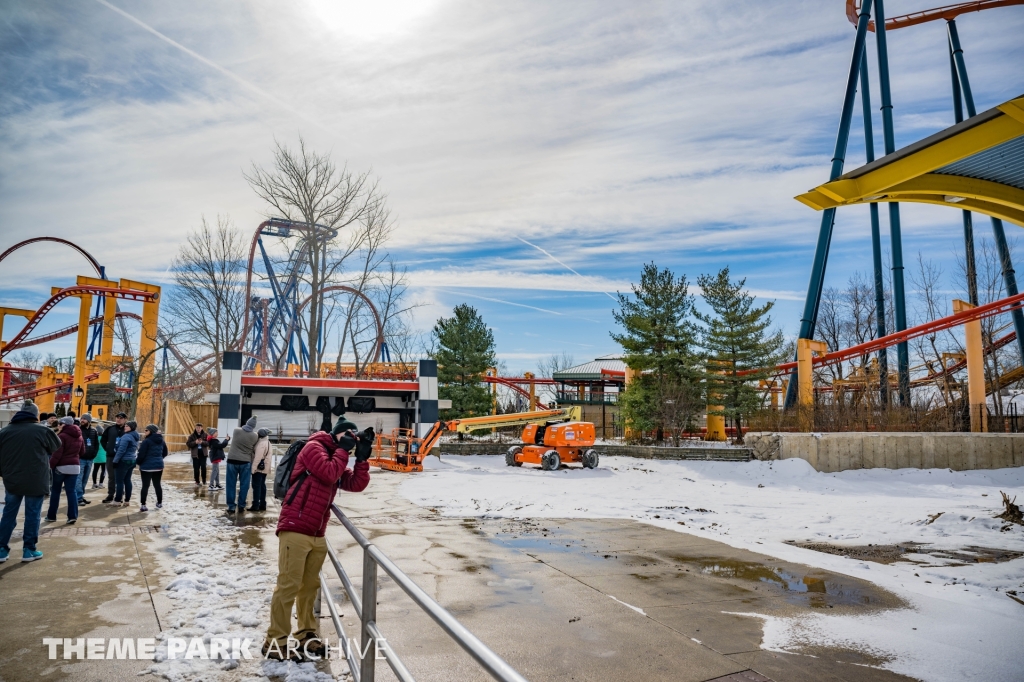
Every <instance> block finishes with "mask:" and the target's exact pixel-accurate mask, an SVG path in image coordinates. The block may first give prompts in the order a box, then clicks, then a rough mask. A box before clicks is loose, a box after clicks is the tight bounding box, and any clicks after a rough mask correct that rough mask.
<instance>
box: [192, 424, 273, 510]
mask: <svg viewBox="0 0 1024 682" xmlns="http://www.w3.org/2000/svg"><path fill="white" fill-rule="evenodd" d="M256 425H257V419H256V417H250V418H249V419H248V420H247V421H246V422H245V425H244V426H240V427H239V428H237V429H235V431H234V433H232V434H231V435H230V436H229V437H227V438H225V439H223V440H221V439H220V436H219V435H218V434H217V429H215V428H212V427H211V428H209V429H207V428H206V427H204V426H203V425H202V424H198V423H197V424H196V425H195V429H194V430H193V431H192V433H190V434H189V436H188V440H187V441H186V442H185V445H186V447H188V449H189V452H190V453H191V455H192V476H193V479H194V480H195V487H196V488H200V487H202V486H205V485H207V482H206V478H207V476H206V474H207V460H209V464H210V466H209V472H210V476H209V478H210V482H209V486H208V487H209V489H210V490H211V491H216V490H224V486H223V485H221V483H220V465H221V463H223V462H224V461H225V459H226V460H227V464H226V466H225V468H226V472H225V478H226V480H227V484H228V486H227V493H226V495H225V496H226V498H227V513H228V514H235V513H240V512H242V511H249V512H263V511H266V510H267V476H269V475H270V473H271V469H272V467H273V457H272V454H273V447H272V446H271V444H270V431H268V430H267V429H258V430H257V429H256ZM250 489H251V490H252V506H251V507H248V508H246V506H245V504H246V500H247V499H248V498H249V491H250Z"/></svg>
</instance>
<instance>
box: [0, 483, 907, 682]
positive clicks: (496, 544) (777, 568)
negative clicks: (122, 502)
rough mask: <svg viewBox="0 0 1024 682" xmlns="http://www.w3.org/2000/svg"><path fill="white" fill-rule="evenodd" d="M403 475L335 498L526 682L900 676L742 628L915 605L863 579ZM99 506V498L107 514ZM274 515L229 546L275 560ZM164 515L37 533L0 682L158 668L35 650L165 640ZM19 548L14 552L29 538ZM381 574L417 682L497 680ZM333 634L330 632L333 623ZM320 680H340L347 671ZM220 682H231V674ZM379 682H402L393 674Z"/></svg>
mask: <svg viewBox="0 0 1024 682" xmlns="http://www.w3.org/2000/svg"><path fill="white" fill-rule="evenodd" d="M408 475H409V474H398V473H392V472H374V474H373V481H372V484H371V487H370V488H369V489H368V490H367V491H366V492H365V493H363V494H358V495H353V494H347V493H341V494H339V496H338V501H339V503H340V504H341V506H342V507H343V509H345V510H346V513H347V514H348V515H349V516H350V517H351V518H352V520H353V521H354V522H355V523H356V525H357V526H359V527H360V528H361V529H363V531H364V533H366V535H367V536H368V537H369V538H370V539H371V541H372V542H374V543H375V544H376V545H378V546H379V547H380V548H381V549H382V550H383V551H384V552H385V553H386V554H388V556H389V557H391V558H392V559H393V560H394V561H395V562H396V563H397V564H398V565H399V566H400V567H401V568H402V569H403V570H404V571H405V572H406V573H407V574H408V575H409V576H410V577H412V578H413V580H415V581H416V583H417V584H419V585H420V586H421V587H422V588H423V589H425V590H426V591H427V593H428V594H430V595H431V596H432V597H434V598H435V599H436V600H437V601H438V602H440V603H441V604H442V605H443V606H445V607H446V608H447V609H448V610H450V611H451V612H452V613H453V614H454V615H455V616H456V617H458V618H459V619H460V620H461V621H462V622H463V623H464V624H465V625H466V626H467V627H469V629H470V630H471V631H473V632H474V634H476V635H477V636H478V637H480V638H481V639H482V640H483V641H484V642H485V643H487V644H488V645H489V646H491V647H492V648H493V649H494V650H495V651H497V652H498V653H499V654H500V655H501V656H503V657H504V658H505V659H506V660H508V661H509V662H510V663H511V664H512V665H513V666H515V667H516V668H517V669H518V670H519V671H520V672H521V673H523V674H524V675H525V676H526V677H527V678H528V679H531V680H562V679H564V680H619V679H643V680H673V681H681V682H686V681H690V680H692V681H694V682H704V681H708V680H723V681H726V680H727V681H729V682H733V681H740V680H742V681H744V682H764V680H772V681H774V682H789V681H794V682H800V681H804V680H849V681H853V680H870V681H874V680H898V679H907V678H903V677H900V676H898V675H895V674H892V673H889V672H887V671H884V670H880V669H877V668H872V667H867V666H871V665H877V664H878V663H879V661H877V660H875V659H873V658H872V657H871V655H870V653H868V652H857V651H851V650H837V649H828V648H824V647H822V648H815V649H813V650H806V651H802V652H801V653H793V654H782V653H775V652H768V651H762V650H761V649H760V644H761V636H762V630H761V628H762V621H761V620H760V619H758V618H756V617H751V616H747V615H736V614H738V613H747V614H750V613H756V614H764V615H775V616H790V615H794V614H799V613H813V612H817V611H820V610H822V609H831V610H833V612H837V613H844V612H845V613H870V612H873V611H875V610H878V609H886V608H903V607H904V605H903V604H901V603H900V601H899V600H898V599H897V598H896V597H894V596H893V595H892V594H889V593H887V592H885V591H882V590H879V589H878V588H877V587H875V586H873V585H871V584H869V583H864V582H861V581H858V580H854V579H852V578H849V577H847V576H842V575H837V574H831V573H829V572H827V571H821V570H819V569H813V568H809V567H806V566H801V565H798V564H791V563H787V562H782V561H778V560H775V559H772V558H770V557H766V556H760V555H757V554H754V553H751V552H747V551H742V550H737V549H734V548H731V547H729V546H727V545H724V544H721V543H718V542H715V541H713V540H706V539H703V538H697V537H695V536H692V535H688V534H685V533H674V532H671V531H666V530H663V529H659V528H654V527H651V526H646V525H643V524H639V523H634V522H630V521H624V520H556V519H545V520H523V521H512V520H497V519H477V518H467V519H462V518H450V517H443V516H442V515H441V514H439V513H438V512H437V511H436V510H431V509H425V508H422V507H418V506H416V505H414V504H412V503H410V502H409V501H407V500H405V499H404V498H402V497H401V495H400V492H399V486H400V485H401V483H402V481H404V480H405V477H406V476H408ZM164 481H165V485H174V486H176V487H177V488H178V489H179V490H181V491H183V492H186V493H188V492H191V493H192V494H193V495H194V498H195V504H201V505H205V506H207V507H211V508H212V509H211V510H215V509H223V507H224V506H225V503H224V499H223V498H224V495H223V492H222V491H220V492H210V491H208V490H207V489H206V488H205V487H204V488H201V489H196V488H195V487H194V486H193V485H192V484H191V470H190V467H187V466H186V465H179V464H170V465H168V467H167V471H166V473H165V476H164ZM101 493H102V491H95V492H90V494H89V497H91V498H93V499H94V500H97V501H98V500H99V499H101V498H102V494H101ZM269 506H270V511H268V512H266V513H264V514H245V515H239V516H237V517H234V518H233V523H234V525H236V526H238V527H240V528H241V532H240V533H238V534H237V537H236V540H235V541H236V542H239V543H243V544H244V545H246V546H248V547H251V548H257V549H259V550H261V551H262V552H263V553H264V555H265V556H266V557H268V559H269V560H271V561H273V562H275V563H276V553H277V538H276V537H275V535H274V525H275V523H276V508H277V505H276V502H274V501H273V500H271V501H270V504H269ZM129 509H133V510H134V509H137V507H131V508H129ZM155 518H156V515H154V514H148V515H147V514H137V513H131V514H129V513H126V510H124V509H113V508H110V507H105V506H103V505H99V504H92V505H90V506H88V507H86V508H84V509H83V511H82V512H81V518H80V520H79V522H78V524H76V526H73V527H70V529H68V528H65V527H63V526H60V528H61V531H57V532H54V533H50V534H47V535H43V536H42V538H41V540H40V545H39V546H40V549H42V550H43V551H44V552H45V553H46V558H45V559H44V560H43V561H40V562H37V563H34V564H20V563H11V562H8V563H7V564H3V565H0V611H2V613H3V617H2V619H0V636H2V637H3V640H2V641H3V642H4V646H3V647H0V682H15V681H19V680H23V679H24V680H27V679H33V680H38V679H40V678H42V679H46V680H57V679H75V680H92V679H96V680H100V679H104V680H106V679H110V678H111V677H112V676H121V675H126V676H130V675H135V674H137V673H138V671H140V670H142V669H144V668H145V667H147V665H148V662H146V661H104V662H103V664H102V665H100V664H98V663H97V662H94V661H83V662H78V661H63V660H57V661H49V660H47V657H46V650H45V647H43V646H42V645H41V638H42V637H43V636H57V637H128V636H131V637H145V636H154V637H155V636H156V635H157V633H158V632H159V631H160V617H161V614H166V613H168V611H169V610H170V609H169V602H168V601H167V597H166V596H165V594H164V587H166V585H167V584H168V582H169V581H170V580H171V579H172V578H173V573H172V572H171V571H170V570H169V566H170V563H171V560H172V559H173V556H174V552H175V550H174V548H173V546H172V545H173V543H172V542H171V540H172V538H168V537H167V533H166V532H161V531H160V530H159V528H154V525H158V524H155V523H154V519H155ZM46 526H47V524H45V523H44V528H45V527H46ZM71 529H74V530H71ZM61 533H65V534H64V535H61ZM100 533H106V534H100ZM328 539H329V540H330V541H331V542H332V544H333V545H334V546H335V547H336V548H337V549H338V552H339V555H340V557H341V560H342V563H343V564H344V565H345V566H346V568H347V569H348V570H349V571H350V573H351V575H352V577H353V579H354V581H355V582H356V584H357V585H358V584H359V580H360V578H361V575H360V574H361V567H362V561H361V553H360V551H359V549H358V547H356V546H355V543H354V541H352V540H351V538H350V537H349V536H348V534H347V532H346V531H345V530H344V528H343V527H342V526H341V525H340V524H339V523H337V522H336V521H332V523H331V525H330V526H329V529H328ZM12 547H13V548H15V549H16V550H18V551H20V541H14V542H13V543H12ZM325 571H326V573H327V574H328V575H329V576H330V578H329V584H330V585H331V587H332V591H333V595H332V596H333V598H334V599H335V601H336V602H337V603H338V604H339V608H340V610H341V612H342V615H343V621H344V623H345V626H346V628H347V630H348V635H349V636H351V637H355V636H356V633H357V632H358V629H357V623H356V621H355V619H354V614H353V612H352V609H351V606H350V605H349V604H348V602H347V601H346V600H345V599H344V597H343V591H342V590H341V588H340V581H338V580H337V579H336V578H335V577H334V575H333V571H332V570H331V566H330V563H329V562H328V563H327V564H325ZM381 575H382V577H381V590H380V594H379V605H378V622H379V624H380V627H381V629H382V630H383V632H384V634H385V636H386V637H387V638H388V641H389V643H390V644H391V646H392V647H393V648H394V649H395V650H396V651H397V652H398V653H399V655H400V656H401V657H402V659H403V661H405V663H406V664H407V665H408V667H409V668H410V669H411V670H412V672H413V674H414V675H415V677H416V679H417V680H423V681H430V680H439V681H441V680H443V681H446V682H447V681H450V680H484V679H490V678H489V677H487V676H486V675H485V674H484V673H483V672H482V671H481V669H480V668H479V667H478V666H477V665H476V664H475V663H474V662H473V660H472V659H471V658H470V657H469V656H468V655H467V654H466V653H465V652H463V651H462V650H461V649H460V648H459V647H458V646H457V645H455V644H454V643H453V642H452V641H451V640H450V639H449V638H448V637H447V636H446V635H445V634H444V633H443V631H442V630H441V629H440V628H439V627H438V626H437V625H436V624H434V623H433V621H432V620H430V619H429V618H428V617H427V616H425V615H424V614H423V613H422V612H421V611H420V610H419V609H418V608H417V607H416V606H415V605H414V604H413V602H412V601H411V600H410V599H409V598H408V597H407V596H406V595H405V594H404V593H403V592H402V591H401V590H400V589H399V588H398V587H397V585H396V584H395V583H394V582H393V581H392V580H391V579H390V578H388V577H387V576H386V575H384V574H383V572H382V573H381ZM269 589H272V587H270V586H268V590H269ZM325 615H326V609H325ZM323 627H324V628H325V630H324V632H325V634H326V633H330V634H331V635H332V636H333V629H332V626H331V622H330V620H329V619H325V620H324V621H323ZM321 670H323V671H325V672H327V671H330V672H332V673H333V674H335V675H339V674H340V673H341V672H342V671H343V670H344V666H343V664H341V663H340V662H332V663H331V664H330V665H326V664H323V665H321ZM220 679H224V680H230V679H233V677H232V674H231V673H230V672H225V673H224V674H223V675H221V676H220ZM378 679H380V680H390V679H394V678H393V676H392V675H391V671H390V670H388V669H387V667H386V665H385V664H384V663H383V662H381V663H380V664H378Z"/></svg>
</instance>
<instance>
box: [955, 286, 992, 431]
mask: <svg viewBox="0 0 1024 682" xmlns="http://www.w3.org/2000/svg"><path fill="white" fill-rule="evenodd" d="M973 307H974V306H972V305H971V304H970V303H968V302H967V301H961V300H959V299H955V300H954V301H953V313H954V314H955V313H959V312H963V311H964V310H970V309H971V308H973ZM964 346H965V347H966V351H967V404H968V405H969V406H970V409H971V431H974V432H985V431H988V410H987V409H986V400H985V361H984V346H983V345H982V341H981V320H974V321H972V322H965V323H964Z"/></svg>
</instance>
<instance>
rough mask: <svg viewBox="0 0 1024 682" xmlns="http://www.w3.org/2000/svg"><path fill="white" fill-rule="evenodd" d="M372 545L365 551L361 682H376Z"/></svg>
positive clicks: (375, 573) (374, 593)
mask: <svg viewBox="0 0 1024 682" xmlns="http://www.w3.org/2000/svg"><path fill="white" fill-rule="evenodd" d="M369 548H370V545H368V546H367V547H365V548H364V549H363V604H362V606H363V618H362V623H361V628H360V629H361V630H362V638H361V642H360V650H359V657H360V662H359V682H374V666H375V664H376V662H377V650H376V647H375V644H374V641H373V635H372V634H371V633H370V629H369V628H368V627H367V625H368V624H370V623H372V622H374V621H376V620H377V562H376V561H374V560H373V557H372V556H370V549H369Z"/></svg>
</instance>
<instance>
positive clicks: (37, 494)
mask: <svg viewBox="0 0 1024 682" xmlns="http://www.w3.org/2000/svg"><path fill="white" fill-rule="evenodd" d="M38 422H39V408H38V407H36V405H35V404H34V403H33V402H32V401H31V400H26V401H25V403H24V404H23V405H22V406H21V410H19V411H18V412H17V414H15V415H14V416H13V417H11V423H10V424H8V425H7V426H5V427H4V428H3V429H0V478H2V479H3V481H4V494H5V498H4V512H3V516H2V517H0V563H3V562H4V561H7V557H8V556H9V555H10V552H11V548H10V546H9V545H8V543H9V542H10V541H11V535H12V534H13V533H14V527H15V526H16V525H17V519H18V510H19V509H20V508H21V501H22V500H24V501H25V532H24V535H23V537H22V551H21V560H22V561H36V560H37V559H42V558H43V553H42V552H40V551H39V550H37V549H36V542H37V541H38V540H39V521H40V518H41V516H42V513H43V498H44V497H46V495H48V494H49V491H50V485H51V481H50V455H52V454H53V453H55V452H57V450H59V449H60V446H61V443H60V439H59V438H57V434H55V433H54V432H53V431H51V430H50V429H48V428H46V427H45V426H41V425H40V424H39V423H38Z"/></svg>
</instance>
